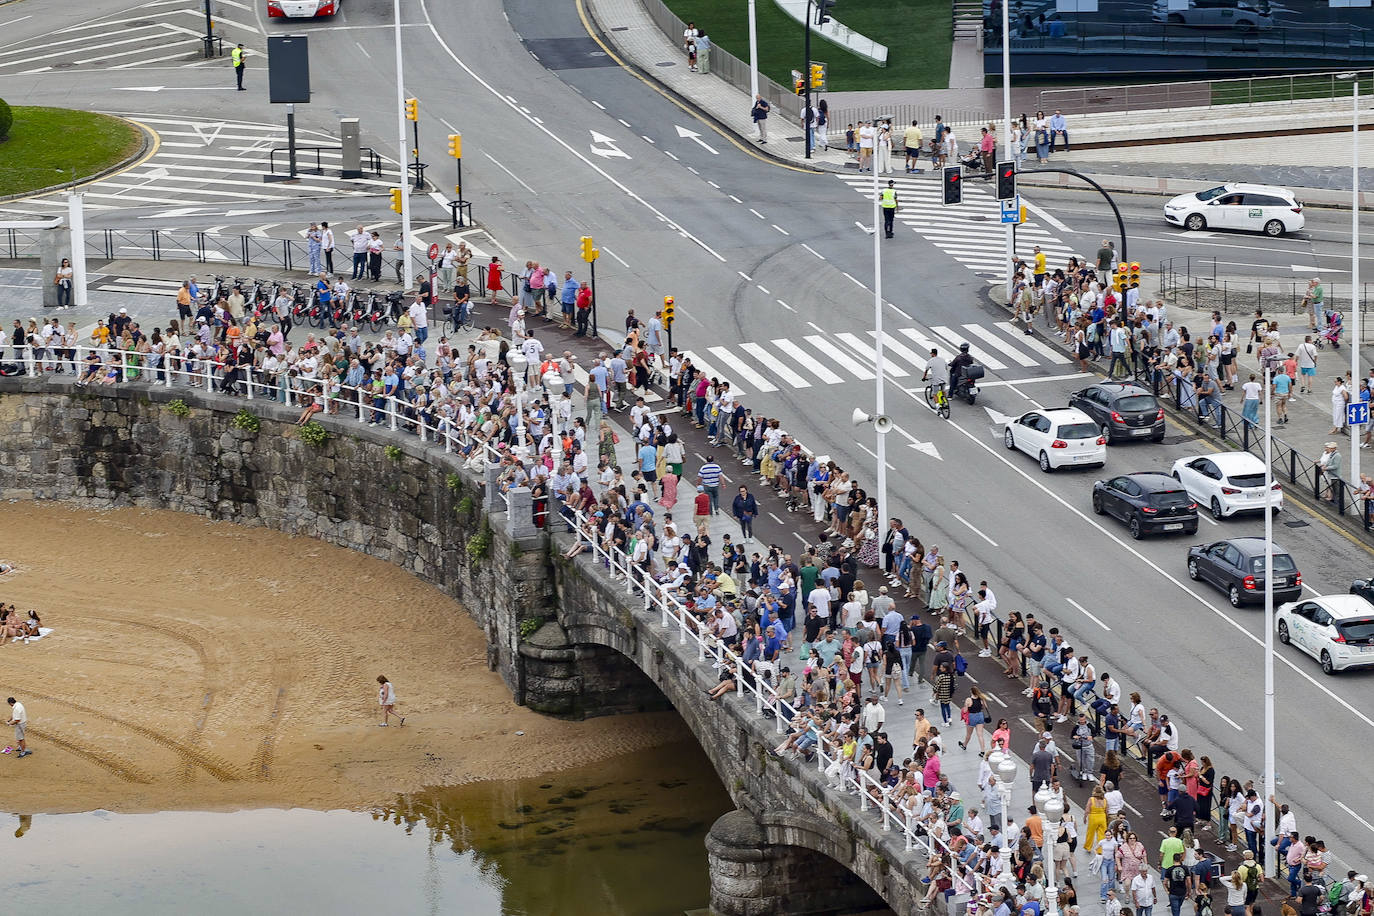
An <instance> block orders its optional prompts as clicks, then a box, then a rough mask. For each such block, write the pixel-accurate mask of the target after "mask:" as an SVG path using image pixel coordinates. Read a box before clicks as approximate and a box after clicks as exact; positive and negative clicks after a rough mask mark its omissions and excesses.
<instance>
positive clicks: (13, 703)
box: [5, 697, 33, 759]
mask: <svg viewBox="0 0 1374 916" xmlns="http://www.w3.org/2000/svg"><path fill="white" fill-rule="evenodd" d="M5 702H6V703H9V704H10V718H9V721H8V722H6V723H5V724H6V725H13V726H14V743H15V744H17V745H19V754H18V757H27V756H29V755H30V754H32V753H33V751H31V750H29V743H28V742H27V741H25V740H24V732H25V731H26V730H27V729H28V727H29V714H28V713H27V712H26V711H25V710H24V704H23V703H20V702H19V701H18V700H16V699H15V698H14V697H10V698H9V699H8V700H6V701H5ZM16 759H17V758H16Z"/></svg>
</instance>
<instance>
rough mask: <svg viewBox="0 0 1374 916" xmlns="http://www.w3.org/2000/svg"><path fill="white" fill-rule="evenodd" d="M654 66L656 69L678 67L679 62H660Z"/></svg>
mask: <svg viewBox="0 0 1374 916" xmlns="http://www.w3.org/2000/svg"><path fill="white" fill-rule="evenodd" d="M654 66H655V67H676V66H677V61H675V60H661V61H659V62H658V63H656V64H654Z"/></svg>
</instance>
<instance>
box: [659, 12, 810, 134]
mask: <svg viewBox="0 0 1374 916" xmlns="http://www.w3.org/2000/svg"><path fill="white" fill-rule="evenodd" d="M644 11H645V12H646V13H648V14H649V18H650V19H652V20H653V21H654V25H656V26H658V27H659V30H660V31H662V32H663V34H665V35H667V36H668V39H669V40H670V41H672V42H673V44H677V43H678V42H679V41H681V40H682V33H683V31H684V30H685V29H686V28H687V23H685V22H683V21H682V20H681V19H679V18H677V16H676V15H675V14H674V13H673V11H672V10H670V9H668V7H666V6H664V5H663V2H662V0H644ZM683 61H684V62H685V61H686V56H685V55H684V57H683ZM711 72H712V73H714V74H716V75H717V76H719V77H721V78H722V79H723V80H725V81H726V82H727V83H730V84H731V85H732V86H735V87H736V88H738V89H743V90H744V91H745V92H749V91H750V82H749V64H748V63H746V62H745V61H742V60H740V59H739V58H738V57H735V56H734V55H733V54H731V53H730V52H728V51H726V50H724V49H723V48H721V47H720V45H717V44H714V43H713V44H712V45H711ZM759 95H761V96H763V97H764V98H765V99H767V100H768V104H770V105H772V106H773V107H774V108H776V109H778V110H779V111H782V112H785V113H786V114H788V115H791V116H792V118H793V119H794V120H796V119H800V118H801V111H802V100H801V98H800V97H799V96H797V94H796V93H794V92H793V91H792V90H791V89H790V88H789V87H786V86H779V85H778V84H777V83H775V82H773V81H772V80H770V79H768V78H767V77H766V76H764V75H763V74H762V73H760V74H759Z"/></svg>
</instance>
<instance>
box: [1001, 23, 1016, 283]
mask: <svg viewBox="0 0 1374 916" xmlns="http://www.w3.org/2000/svg"><path fill="white" fill-rule="evenodd" d="M1010 2H1011V0H1002V129H1003V130H1004V131H1005V133H1004V134H1003V136H1002V151H1003V152H1002V159H1003V161H1006V162H1010V161H1012V152H1011V21H1010V20H1011V16H1010V14H1009V13H1008V11H1007V5H1008V4H1009V3H1010ZM1003 228H1004V229H1005V230H1006V265H1007V297H1008V298H1010V297H1011V285H1012V277H1013V276H1014V274H1013V273H1012V259H1013V258H1015V257H1016V246H1015V245H1013V244H1012V241H1011V240H1012V239H1013V238H1015V233H1016V224H1015V223H1007V225H1006V226H1005V227H1003Z"/></svg>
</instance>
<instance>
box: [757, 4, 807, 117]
mask: <svg viewBox="0 0 1374 916" xmlns="http://www.w3.org/2000/svg"><path fill="white" fill-rule="evenodd" d="M807 63H810V61H808V62H807ZM758 97H759V29H758V23H757V22H756V21H755V19H754V0H749V98H750V99H756V98H758ZM750 104H752V102H751V103H750Z"/></svg>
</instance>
